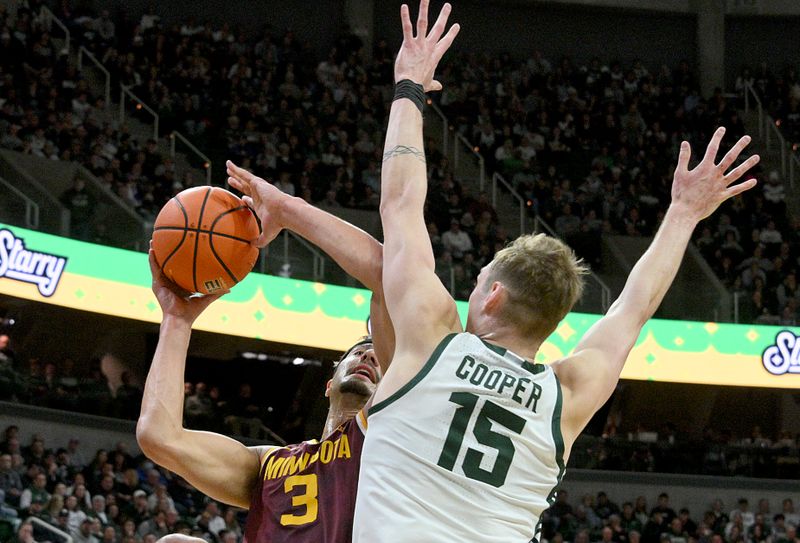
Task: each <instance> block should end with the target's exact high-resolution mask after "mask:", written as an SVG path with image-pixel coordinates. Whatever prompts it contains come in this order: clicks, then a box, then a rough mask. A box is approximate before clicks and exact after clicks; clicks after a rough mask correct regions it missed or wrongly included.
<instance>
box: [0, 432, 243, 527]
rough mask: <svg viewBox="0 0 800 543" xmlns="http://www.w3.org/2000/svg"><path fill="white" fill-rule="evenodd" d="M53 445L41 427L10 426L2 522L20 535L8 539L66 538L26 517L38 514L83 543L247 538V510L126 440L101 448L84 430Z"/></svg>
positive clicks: (0, 469) (0, 457)
mask: <svg viewBox="0 0 800 543" xmlns="http://www.w3.org/2000/svg"><path fill="white" fill-rule="evenodd" d="M52 445H56V444H51V443H48V442H46V441H45V438H43V437H42V436H39V435H34V436H33V438H32V439H31V441H30V443H27V444H23V443H20V438H19V429H18V428H17V427H16V426H10V427H8V428H7V429H6V430H5V434H4V437H3V440H2V442H0V527H4V528H6V527H8V526H9V525H10V526H13V527H14V530H15V531H16V532H17V538H16V540H14V539H11V538H10V537H7V536H8V535H9V534H3V535H0V540H3V541H16V542H18V543H31V542H33V541H34V540H35V541H39V542H44V541H51V542H53V543H60V542H61V541H63V540H62V539H61V538H60V537H59V536H57V535H56V534H55V533H54V532H49V531H45V530H42V529H41V527H39V526H37V525H34V524H31V523H29V522H23V521H24V520H26V519H28V518H29V517H37V518H39V519H41V520H43V521H45V522H47V523H49V524H52V525H53V526H54V527H55V528H57V529H59V530H61V531H62V532H66V533H67V534H69V535H70V536H72V538H73V541H75V542H77V543H154V542H155V541H156V540H157V539H158V538H159V537H161V536H163V535H165V534H168V533H176V532H182V533H185V534H191V535H194V536H196V537H202V538H204V539H205V540H206V541H209V542H211V543H237V542H240V541H242V528H243V526H244V518H245V512H244V511H241V510H239V509H236V508H234V507H225V506H222V505H220V504H218V503H216V502H215V501H213V500H210V499H209V498H207V497H206V496H204V495H203V494H201V493H200V492H199V491H197V490H196V489H194V488H193V487H191V486H190V485H189V484H188V483H186V481H184V480H182V479H181V478H179V477H177V476H175V475H174V474H172V473H170V472H168V471H166V470H163V469H160V468H159V467H157V466H155V465H153V464H152V463H151V462H149V461H148V460H147V459H146V458H144V457H142V456H134V455H132V454H131V452H130V451H129V450H128V448H127V446H126V445H125V444H124V443H118V444H117V445H116V446H115V447H114V448H113V449H110V450H105V449H101V450H97V451H94V452H92V451H89V450H86V448H85V447H84V446H82V445H81V441H80V438H78V437H76V438H73V439H70V440H69V442H68V443H66V444H63V445H62V446H58V447H55V448H50V447H51V446H52ZM4 523H5V525H4ZM4 536H5V537H4Z"/></svg>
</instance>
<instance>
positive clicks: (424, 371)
mask: <svg viewBox="0 0 800 543" xmlns="http://www.w3.org/2000/svg"><path fill="white" fill-rule="evenodd" d="M457 335H458V334H456V333H455V332H453V333H450V334H447V335H446V336H445V337H444V339H442V341H440V342H439V345H437V346H436V349H434V350H433V353H431V356H430V357H429V358H428V361H427V362H425V365H424V366H422V368H421V369H420V370H419V372H418V373H417V374H416V375H415V376H414V377H412V378H411V380H410V381H409V382H408V383H406V384H405V385H403V386H402V387H400V388H399V389H397V390H396V391H395V392H394V394H392V395H391V396H389V397H388V398H386V399H385V400H381V401H380V402H378V403H376V404H374V405H372V407H370V408H369V413H368V414H367V417H371V416H372V415H374V414H375V413H377V412H378V411H380V410H381V409H384V408H385V407H387V406H389V405H391V404H392V403H394V402H396V401H397V400H399V399H400V398H402V397H403V396H404V395H405V394H407V393H408V392H409V391H410V390H411V389H412V388H414V387H415V386H417V383H419V382H420V381H422V379H424V378H425V376H426V375H428V373H430V371H431V370H432V369H433V366H434V365H435V364H436V361H437V360H438V359H439V357H440V356H441V355H442V352H443V351H444V350H445V349H446V348H447V346H448V345H449V344H450V341H451V340H452V339H453V338H454V337H456V336H457Z"/></svg>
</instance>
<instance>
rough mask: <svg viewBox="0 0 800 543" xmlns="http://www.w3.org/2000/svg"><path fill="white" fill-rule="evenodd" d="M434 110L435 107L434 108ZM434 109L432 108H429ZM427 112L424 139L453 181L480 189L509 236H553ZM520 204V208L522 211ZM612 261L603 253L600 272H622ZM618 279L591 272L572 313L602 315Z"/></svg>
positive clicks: (441, 116) (475, 190) (472, 190)
mask: <svg viewBox="0 0 800 543" xmlns="http://www.w3.org/2000/svg"><path fill="white" fill-rule="evenodd" d="M434 107H435V106H434ZM432 109H433V108H432ZM434 111H435V112H429V113H428V114H427V115H426V117H425V137H426V141H427V139H428V138H430V139H432V140H433V141H434V142H435V144H436V145H437V146H438V148H439V149H440V150H441V151H442V153H443V154H444V155H445V156H447V158H448V159H449V160H450V164H451V165H452V168H453V173H454V174H455V178H456V179H458V180H459V181H460V182H461V183H462V186H463V187H465V188H466V189H468V190H469V192H470V194H472V195H473V196H477V195H478V193H479V192H480V191H481V190H485V191H486V192H487V194H489V198H490V201H491V202H492V204H493V205H494V207H495V209H496V210H497V215H498V220H499V222H500V225H501V226H502V227H503V228H504V229H505V230H506V232H507V233H508V235H509V236H511V237H512V238H513V237H516V236H518V235H520V234H523V233H530V232H534V231H544V232H547V233H549V234H550V235H553V236H555V233H554V232H553V230H552V228H551V227H550V226H549V225H547V224H546V223H544V222H542V221H538V220H534V219H533V218H532V217H530V216H529V214H528V212H527V209H525V203H524V202H523V201H521V198H519V197H518V196H517V195H516V194H513V193H512V191H511V190H512V189H511V186H510V185H509V184H508V183H507V181H506V180H505V179H503V178H502V176H500V175H497V174H495V175H492V174H491V173H490V172H489V171H488V170H486V168H485V166H484V165H483V164H482V163H481V161H480V160H478V156H479V155H478V154H477V153H475V152H474V151H473V150H472V149H471V148H470V147H469V146H468V143H467V142H466V140H465V139H464V138H463V137H460V136H459V135H458V134H457V133H456V132H455V131H454V130H453V128H452V126H451V125H450V124H449V122H448V121H447V118H446V116H445V115H444V114H443V113H442V112H441V111H440V110H439V109H438V108H435V110H434ZM445 134H447V136H446V138H447V141H445ZM481 168H483V169H484V172H483V175H484V178H483V179H484V182H483V189H481ZM520 205H522V206H523V209H522V212H521V211H520ZM607 257H608V258H612V259H613V258H614V253H613V252H604V254H603V269H604V270H605V269H607V268H609V269H623V268H620V267H619V266H618V265H617V264H616V263H614V262H610V263H609V264H608V265H607V264H606V262H605V260H606V258H607ZM618 279H619V278H618V277H615V276H613V275H610V276H609V275H608V274H606V273H603V274H599V273H596V272H592V273H591V275H590V276H589V278H588V280H587V282H586V289H585V291H584V295H583V298H582V299H581V300H580V301H579V302H578V304H576V306H575V310H576V311H580V312H585V313H605V311H606V310H607V309H608V306H609V305H610V302H611V300H613V299H614V297H615V296H616V295H617V294H619V292H620V291H621V285H624V277H622V282H621V283H620V281H619V280H618ZM615 284H620V287H619V290H617V289H614V288H610V287H609V285H615Z"/></svg>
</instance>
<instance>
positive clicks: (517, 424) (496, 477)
mask: <svg viewBox="0 0 800 543" xmlns="http://www.w3.org/2000/svg"><path fill="white" fill-rule="evenodd" d="M478 400H479V397H478V395H477V394H472V393H470V392H453V393H452V394H451V395H450V401H451V402H453V403H454V404H456V405H459V406H460V407H458V408H457V409H456V412H455V414H454V415H453V422H451V423H450V430H449V431H448V432H447V439H445V441H444V447H443V448H442V453H441V454H440V455H439V462H438V465H439V466H441V467H443V468H444V469H446V470H448V471H453V468H454V467H455V465H456V459H457V458H458V454H459V452H461V447H462V444H463V443H464V433H465V432H466V431H467V425H468V424H469V420H470V418H471V417H472V413H473V412H474V411H475V407H476V406H477V405H478ZM492 422H496V423H497V424H500V425H502V426H505V427H506V428H508V429H509V430H511V431H512V432H514V433H515V434H517V435H519V434H521V433H522V429H523V428H525V419H523V418H522V417H520V416H519V415H516V414H514V413H512V412H511V411H508V410H507V409H504V408H502V407H500V406H499V405H497V404H496V403H494V402H491V401H489V400H486V401H485V402H484V404H483V407H482V408H481V409H480V411H479V412H478V418H477V420H476V421H475V426H474V428H473V429H472V435H474V436H475V439H476V440H477V442H478V443H480V444H481V445H485V446H487V447H490V448H492V449H495V450H497V459H496V460H495V462H494V466H492V468H491V469H489V470H487V469H484V468H482V467H481V461H482V460H483V456H484V454H483V453H482V452H480V451H476V450H475V449H472V448H468V449H467V452H466V454H464V460H463V462H462V463H461V468H462V469H463V470H464V475H466V476H467V477H469V478H470V479H474V480H476V481H481V482H484V483H487V484H490V485H492V486H494V487H497V488H500V487H501V486H503V485H504V484H505V482H506V476H508V470H509V468H510V467H511V461H512V460H513V459H514V452H515V449H514V442H513V441H511V438H510V437H508V436H507V435H503V434H500V433H498V432H495V431H494V430H492Z"/></svg>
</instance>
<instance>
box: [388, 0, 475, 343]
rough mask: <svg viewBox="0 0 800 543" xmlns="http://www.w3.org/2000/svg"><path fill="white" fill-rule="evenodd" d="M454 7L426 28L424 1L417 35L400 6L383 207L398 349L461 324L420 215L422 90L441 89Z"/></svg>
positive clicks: (423, 169) (424, 174) (422, 200)
mask: <svg viewBox="0 0 800 543" xmlns="http://www.w3.org/2000/svg"><path fill="white" fill-rule="evenodd" d="M450 9H451V8H450V4H445V5H444V7H443V8H442V11H441V12H440V13H439V17H438V19H437V21H436V23H435V24H434V25H433V27H432V28H431V29H430V32H428V0H422V2H421V3H420V9H419V16H418V19H417V27H416V36H415V35H414V29H413V27H412V24H411V18H410V15H409V11H408V6H407V5H405V4H404V5H403V6H402V8H401V19H402V23H403V45H402V46H401V48H400V52H399V53H398V55H397V60H396V61H395V84H396V88H395V99H394V102H393V104H392V108H391V113H390V115H389V125H388V128H387V131H386V144H385V147H384V155H383V167H382V170H381V206H380V212H381V221H382V223H383V232H384V250H383V288H384V292H385V294H386V305H387V307H388V308H389V314H390V315H391V317H392V322H393V323H394V326H395V333H396V335H397V343H398V353H399V352H400V351H401V350H402V351H403V352H408V353H417V352H419V354H423V355H425V356H426V355H427V354H430V351H431V350H432V348H433V345H435V343H436V342H438V341H439V340H440V339H441V338H442V337H443V336H444V335H446V334H447V333H448V332H450V331H453V330H459V331H460V327H461V325H460V322H459V320H458V315H457V314H456V311H455V302H454V301H453V299H452V298H451V297H450V295H449V293H448V292H447V290H446V289H445V288H444V286H443V285H442V284H441V282H440V281H439V279H438V278H437V277H436V275H435V273H434V258H433V250H432V249H431V244H430V238H429V237H428V233H427V229H426V227H425V219H424V216H423V206H424V204H425V196H426V193H427V186H428V179H427V168H426V164H425V153H424V151H423V136H422V108H423V105H424V102H425V94H424V93H425V92H427V91H432V90H440V89H441V88H442V86H441V84H440V83H439V82H438V81H436V80H435V79H434V71H435V69H436V66H437V65H438V63H439V61H440V60H441V58H442V56H443V55H444V54H445V52H446V51H447V50H448V49H449V47H450V45H451V44H452V43H453V40H454V39H455V37H456V35H457V34H458V31H459V26H458V25H457V24H456V25H453V26H452V27H450V29H449V31H448V32H447V33H446V34H445V29H446V27H447V19H448V17H449V15H450ZM425 351H427V352H425Z"/></svg>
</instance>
